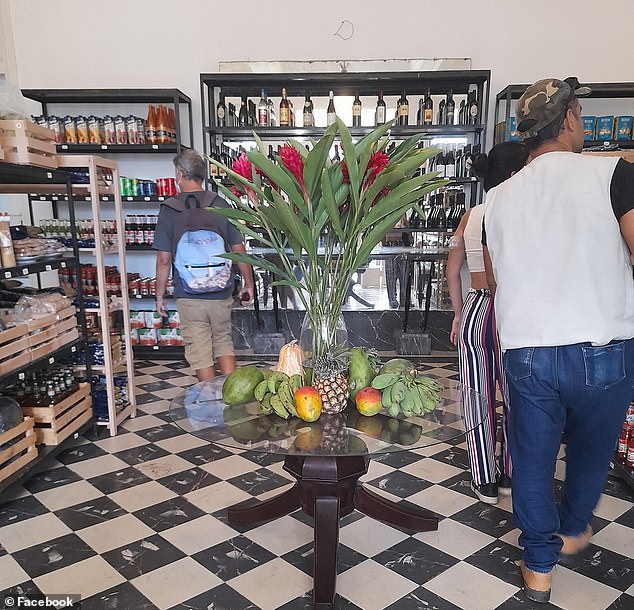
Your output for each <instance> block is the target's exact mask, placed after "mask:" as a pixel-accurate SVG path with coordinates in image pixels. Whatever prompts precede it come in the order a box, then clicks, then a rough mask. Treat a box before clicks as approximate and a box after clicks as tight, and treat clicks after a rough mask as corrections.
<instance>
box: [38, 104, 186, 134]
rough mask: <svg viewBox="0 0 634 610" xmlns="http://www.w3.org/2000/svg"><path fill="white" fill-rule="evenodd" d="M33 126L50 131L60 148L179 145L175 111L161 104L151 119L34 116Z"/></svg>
mask: <svg viewBox="0 0 634 610" xmlns="http://www.w3.org/2000/svg"><path fill="white" fill-rule="evenodd" d="M31 118H32V119H33V122H34V123H36V124H37V125H42V126H43V127H48V128H49V129H50V130H51V131H52V132H53V134H54V137H55V142H56V144H170V143H174V142H176V123H175V116H174V109H173V108H168V107H166V106H163V105H162V104H159V105H158V106H156V107H155V106H153V105H152V104H150V106H149V108H148V115H147V119H144V118H142V117H138V116H135V115H133V114H130V115H128V116H123V115H120V114H117V115H115V116H110V115H106V116H104V117H98V116H94V115H90V116H88V117H86V116H83V115H78V116H72V115H66V116H64V117H59V116H55V115H49V116H46V115H39V116H32V117H31Z"/></svg>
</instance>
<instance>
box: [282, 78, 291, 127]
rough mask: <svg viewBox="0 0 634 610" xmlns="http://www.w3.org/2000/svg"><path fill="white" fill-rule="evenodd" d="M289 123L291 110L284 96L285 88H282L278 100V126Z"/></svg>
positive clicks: (288, 124)
mask: <svg viewBox="0 0 634 610" xmlns="http://www.w3.org/2000/svg"><path fill="white" fill-rule="evenodd" d="M290 124H291V111H290V106H289V104H288V99H287V98H286V88H285V87H283V88H282V99H281V101H280V127H289V126H290Z"/></svg>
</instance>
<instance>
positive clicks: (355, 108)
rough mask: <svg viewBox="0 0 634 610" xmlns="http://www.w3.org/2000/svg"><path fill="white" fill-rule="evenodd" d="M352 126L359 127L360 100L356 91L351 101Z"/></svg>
mask: <svg viewBox="0 0 634 610" xmlns="http://www.w3.org/2000/svg"><path fill="white" fill-rule="evenodd" d="M352 126H353V127H361V100H360V99H359V92H358V91H357V95H356V97H355V98H354V102H352Z"/></svg>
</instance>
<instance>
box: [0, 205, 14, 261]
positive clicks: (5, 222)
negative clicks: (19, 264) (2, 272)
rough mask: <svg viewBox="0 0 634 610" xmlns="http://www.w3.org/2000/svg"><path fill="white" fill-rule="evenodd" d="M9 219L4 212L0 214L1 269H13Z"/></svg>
mask: <svg viewBox="0 0 634 610" xmlns="http://www.w3.org/2000/svg"><path fill="white" fill-rule="evenodd" d="M10 226H11V218H10V217H9V215H8V214H7V213H6V212H4V213H3V214H0V256H1V259H2V266H3V267H15V252H14V250H13V240H12V239H11V229H10Z"/></svg>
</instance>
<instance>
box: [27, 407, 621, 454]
mask: <svg viewBox="0 0 634 610" xmlns="http://www.w3.org/2000/svg"><path fill="white" fill-rule="evenodd" d="M18 402H19V401H18ZM629 441H630V427H629V426H628V425H627V422H626V423H624V424H623V428H622V429H621V434H620V435H619V441H618V444H617V446H616V455H617V456H618V458H619V460H620V461H621V462H625V459H626V458H627V446H628V444H629Z"/></svg>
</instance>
